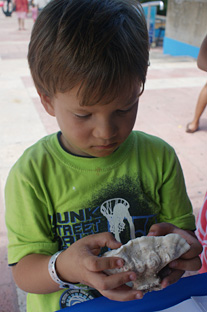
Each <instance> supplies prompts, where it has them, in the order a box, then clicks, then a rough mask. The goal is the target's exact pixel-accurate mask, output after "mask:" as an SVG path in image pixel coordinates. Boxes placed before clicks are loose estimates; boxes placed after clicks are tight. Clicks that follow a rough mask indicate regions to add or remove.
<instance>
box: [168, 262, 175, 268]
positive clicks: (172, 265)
mask: <svg viewBox="0 0 207 312" xmlns="http://www.w3.org/2000/svg"><path fill="white" fill-rule="evenodd" d="M176 266H177V261H172V262H171V263H169V267H170V268H175V267H176Z"/></svg>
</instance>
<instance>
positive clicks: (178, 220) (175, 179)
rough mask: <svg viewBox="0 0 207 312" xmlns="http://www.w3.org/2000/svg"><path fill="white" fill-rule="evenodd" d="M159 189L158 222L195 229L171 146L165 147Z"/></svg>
mask: <svg viewBox="0 0 207 312" xmlns="http://www.w3.org/2000/svg"><path fill="white" fill-rule="evenodd" d="M162 165H163V176H162V187H161V189H160V201H161V207H162V209H161V214H160V222H169V223H172V224H174V225H176V226H178V227H180V228H182V229H188V230H195V217H194V215H193V209H192V205H191V202H190V200H189V197H188V195H187V191H186V186H185V181H184V176H183V171H182V168H181V166H180V162H179V160H178V157H177V155H176V153H175V151H174V149H173V148H171V147H170V146H169V147H168V148H167V149H166V153H165V157H164V160H163V164H162Z"/></svg>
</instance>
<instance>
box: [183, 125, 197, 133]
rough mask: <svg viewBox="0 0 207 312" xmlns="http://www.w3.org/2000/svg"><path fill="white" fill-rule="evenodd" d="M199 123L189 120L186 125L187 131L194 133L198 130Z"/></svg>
mask: <svg viewBox="0 0 207 312" xmlns="http://www.w3.org/2000/svg"><path fill="white" fill-rule="evenodd" d="M198 128H199V127H198V125H195V124H193V123H192V122H189V123H188V124H187V126H186V130H185V131H186V132H187V133H194V132H196V131H198Z"/></svg>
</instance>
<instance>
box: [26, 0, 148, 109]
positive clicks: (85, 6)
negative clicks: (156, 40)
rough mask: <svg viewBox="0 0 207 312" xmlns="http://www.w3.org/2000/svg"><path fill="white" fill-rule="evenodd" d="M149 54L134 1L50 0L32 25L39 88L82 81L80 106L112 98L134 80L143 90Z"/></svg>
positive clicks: (57, 88) (49, 90) (49, 91)
mask: <svg viewBox="0 0 207 312" xmlns="http://www.w3.org/2000/svg"><path fill="white" fill-rule="evenodd" d="M148 58H149V43H148V31H147V26H146V21H145V17H144V15H143V10H142V7H141V5H140V4H139V2H138V1H135V0H52V1H51V2H50V3H49V4H48V5H47V6H46V7H45V8H44V9H43V11H42V12H41V13H40V15H39V17H38V18H37V21H36V23H35V24H34V27H33V31H32V35H31V40H30V44H29V52H28V61H29V66H30V70H31V74H32V77H33V80H34V83H35V86H36V88H37V90H38V91H40V92H41V93H44V94H46V95H48V96H49V97H53V96H54V95H55V93H56V92H66V91H69V90H71V89H72V88H73V87H75V86H77V85H80V89H79V92H81V97H82V105H90V104H94V103H97V102H99V101H100V100H101V99H102V98H105V99H106V100H107V101H110V100H113V99H114V98H115V97H116V96H118V95H119V93H120V91H121V90H122V89H123V87H124V88H126V87H129V88H131V86H132V84H133V83H134V81H137V83H139V84H140V86H142V89H144V84H145V79H146V73H147V67H148Z"/></svg>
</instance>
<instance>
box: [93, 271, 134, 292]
mask: <svg viewBox="0 0 207 312" xmlns="http://www.w3.org/2000/svg"><path fill="white" fill-rule="evenodd" d="M88 279H90V281H91V283H92V284H93V287H94V288H96V289H98V290H99V291H100V290H101V291H107V290H112V289H116V288H119V287H121V286H123V285H125V284H126V283H129V282H131V281H133V280H135V279H136V273H134V272H123V273H117V274H114V275H110V276H107V275H106V274H104V273H98V274H97V273H93V272H91V273H90V275H88ZM125 286H126V285H125ZM126 289H127V290H131V287H128V286H126Z"/></svg>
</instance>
